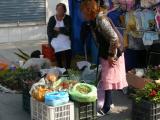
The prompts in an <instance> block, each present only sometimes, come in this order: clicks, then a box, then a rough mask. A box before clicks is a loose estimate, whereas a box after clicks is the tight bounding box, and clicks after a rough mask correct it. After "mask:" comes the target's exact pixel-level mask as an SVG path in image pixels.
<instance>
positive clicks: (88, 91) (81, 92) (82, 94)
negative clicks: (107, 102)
mask: <svg viewBox="0 0 160 120" xmlns="http://www.w3.org/2000/svg"><path fill="white" fill-rule="evenodd" d="M69 94H70V96H71V99H72V100H75V101H77V102H85V103H86V102H95V101H96V100H97V88H96V87H95V86H93V85H89V84H86V83H77V84H76V85H75V86H74V87H73V88H72V89H71V90H69Z"/></svg>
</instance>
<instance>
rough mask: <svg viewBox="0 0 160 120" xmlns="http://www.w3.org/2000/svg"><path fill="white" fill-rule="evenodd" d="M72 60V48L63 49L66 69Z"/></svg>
mask: <svg viewBox="0 0 160 120" xmlns="http://www.w3.org/2000/svg"><path fill="white" fill-rule="evenodd" d="M71 60H72V50H66V51H65V68H66V69H68V68H70V67H71Z"/></svg>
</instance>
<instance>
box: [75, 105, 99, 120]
mask: <svg viewBox="0 0 160 120" xmlns="http://www.w3.org/2000/svg"><path fill="white" fill-rule="evenodd" d="M74 111H75V112H74V114H75V120H97V102H93V103H79V102H75V103H74Z"/></svg>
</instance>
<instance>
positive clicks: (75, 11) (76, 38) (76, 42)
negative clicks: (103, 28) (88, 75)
mask: <svg viewBox="0 0 160 120" xmlns="http://www.w3.org/2000/svg"><path fill="white" fill-rule="evenodd" d="M69 8H70V15H71V17H72V26H73V28H72V30H73V33H72V50H73V53H74V54H84V47H83V44H82V40H80V30H81V25H82V23H83V21H84V20H83V17H82V14H81V12H80V2H79V0H69ZM92 39H93V38H92V37H91V36H90V37H89V38H88V45H87V49H88V51H90V53H91V56H92V62H93V63H97V55H98V50H97V48H96V46H95V43H94V41H93V40H92Z"/></svg>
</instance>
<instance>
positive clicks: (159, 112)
mask: <svg viewBox="0 0 160 120" xmlns="http://www.w3.org/2000/svg"><path fill="white" fill-rule="evenodd" d="M132 120H160V104H155V103H151V102H148V101H142V102H140V103H137V102H136V101H133V102H132Z"/></svg>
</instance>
